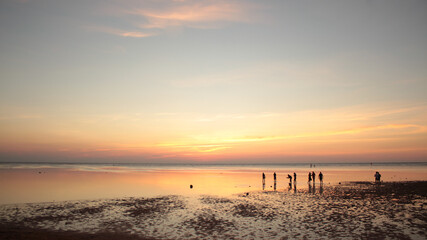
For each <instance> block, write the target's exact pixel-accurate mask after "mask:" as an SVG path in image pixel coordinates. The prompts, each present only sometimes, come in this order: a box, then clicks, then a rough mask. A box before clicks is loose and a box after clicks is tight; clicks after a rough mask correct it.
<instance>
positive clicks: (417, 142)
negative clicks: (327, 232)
mask: <svg viewBox="0 0 427 240" xmlns="http://www.w3.org/2000/svg"><path fill="white" fill-rule="evenodd" d="M0 161H1V162H21V161H35V162H41V161H46V162H123V163H125V162H148V163H178V162H203V163H206V162H220V163H280V162H385V161H405V162H410V161H427V1H425V0H405V1H401V0H366V1H365V0H360V1H354V0H334V1H329V0H319V1H313V0H312V1H309V0H294V1H285V0H275V1H273V0H271V1H269V0H265V1H261V0H256V1H255V0H253V1H243V0H224V1H222V0H219V1H206V0H151V1H147V0H139V1H137V0H106V1H100V0H91V1H87V0H72V1H70V0H68V1H66V0H1V1H0Z"/></svg>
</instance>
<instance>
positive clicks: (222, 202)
mask: <svg viewBox="0 0 427 240" xmlns="http://www.w3.org/2000/svg"><path fill="white" fill-rule="evenodd" d="M426 189H427V182H426V181H418V182H385V183H381V184H373V183H372V182H348V183H343V184H339V185H336V186H322V185H320V184H318V183H316V184H315V185H314V186H313V185H312V186H311V187H309V188H307V189H302V190H297V191H294V189H293V188H289V189H285V190H284V191H283V190H281V191H270V190H269V191H253V192H244V193H240V194H234V195H231V196H228V197H223V196H215V195H199V196H181V195H168V196H160V197H154V198H120V199H98V200H90V201H88V200H85V201H63V202H48V203H28V204H6V205H1V206H0V212H1V217H0V220H1V225H0V238H1V239H426V237H427V235H426V233H427V231H426V230H427V191H426Z"/></svg>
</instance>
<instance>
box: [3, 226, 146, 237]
mask: <svg viewBox="0 0 427 240" xmlns="http://www.w3.org/2000/svg"><path fill="white" fill-rule="evenodd" d="M0 238H1V239H2V240H49V239H52V240H54V239H61V240H116V239H120V240H148V239H154V238H149V237H144V236H141V235H135V234H128V233H124V232H120V233H112V232H97V233H84V232H76V231H54V230H49V229H40V228H31V227H25V226H22V225H17V224H10V223H9V224H0Z"/></svg>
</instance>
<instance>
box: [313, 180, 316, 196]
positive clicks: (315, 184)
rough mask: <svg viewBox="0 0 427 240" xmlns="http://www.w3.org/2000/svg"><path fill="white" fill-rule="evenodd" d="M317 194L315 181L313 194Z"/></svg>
mask: <svg viewBox="0 0 427 240" xmlns="http://www.w3.org/2000/svg"><path fill="white" fill-rule="evenodd" d="M315 193H316V183H315V182H314V180H313V194H315Z"/></svg>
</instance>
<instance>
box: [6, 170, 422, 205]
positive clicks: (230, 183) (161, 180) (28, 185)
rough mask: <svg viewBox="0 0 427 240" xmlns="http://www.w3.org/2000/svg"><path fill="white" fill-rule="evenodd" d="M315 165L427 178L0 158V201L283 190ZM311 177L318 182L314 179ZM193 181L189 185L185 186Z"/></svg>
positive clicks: (334, 178) (338, 177) (341, 177)
mask: <svg viewBox="0 0 427 240" xmlns="http://www.w3.org/2000/svg"><path fill="white" fill-rule="evenodd" d="M309 171H315V172H316V174H317V175H318V174H319V172H320V171H322V173H323V174H324V184H325V186H329V185H335V184H338V183H340V182H345V181H373V175H374V173H375V172H376V171H379V172H380V173H381V174H382V180H383V181H413V180H427V164H426V163H413V164H408V163H404V164H397V163H391V164H373V165H371V164H316V166H315V167H314V166H312V167H310V165H309V164H283V165H185V164H184V165H166V164H165V165H160V164H159V165H155V164H46V163H43V164H15V163H8V164H5V163H2V164H0V204H9V203H29V202H50V201H64V200H84V199H102V198H120V197H153V196H163V195H171V194H177V195H183V196H195V195H201V194H213V195H218V196H229V195H232V194H236V193H243V192H250V191H258V190H262V189H263V185H262V178H261V175H262V173H263V172H264V173H265V174H266V181H265V186H264V189H265V190H274V181H273V172H276V173H277V181H276V190H277V191H288V190H289V185H288V183H289V180H288V179H287V178H286V177H287V175H288V174H291V175H292V176H293V173H294V172H295V173H296V174H297V181H296V184H295V185H292V189H294V188H295V189H296V191H298V190H302V189H307V188H308V186H309V185H308V184H307V174H308V172H309ZM316 180H317V183H318V179H316ZM190 185H193V188H192V189H191V188H190Z"/></svg>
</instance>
